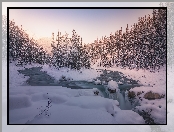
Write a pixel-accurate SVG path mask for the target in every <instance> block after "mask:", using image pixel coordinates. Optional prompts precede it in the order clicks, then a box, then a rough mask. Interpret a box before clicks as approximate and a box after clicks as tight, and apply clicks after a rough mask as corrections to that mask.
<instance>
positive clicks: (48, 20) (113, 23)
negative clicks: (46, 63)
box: [9, 9, 152, 44]
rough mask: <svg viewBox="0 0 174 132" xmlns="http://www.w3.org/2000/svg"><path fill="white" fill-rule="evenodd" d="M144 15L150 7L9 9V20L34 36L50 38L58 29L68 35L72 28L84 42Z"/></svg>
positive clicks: (92, 40)
mask: <svg viewBox="0 0 174 132" xmlns="http://www.w3.org/2000/svg"><path fill="white" fill-rule="evenodd" d="M148 14H150V15H152V9H10V10H9V19H10V20H12V19H14V21H15V23H16V24H17V25H23V28H24V30H26V31H27V33H29V35H30V36H31V37H34V38H36V39H39V38H42V37H52V32H54V34H55V35H57V32H58V31H60V32H61V34H62V35H63V34H65V32H67V33H68V34H69V37H71V36H72V30H73V29H75V30H76V32H77V34H78V35H80V36H81V37H82V39H83V43H86V44H87V43H92V42H94V40H95V39H97V37H98V38H101V37H102V36H105V35H106V36H109V34H110V33H111V32H112V33H115V32H116V31H117V30H120V29H121V27H122V28H123V30H125V28H126V26H127V24H129V27H130V26H131V25H132V24H134V23H136V22H138V17H143V16H145V15H148Z"/></svg>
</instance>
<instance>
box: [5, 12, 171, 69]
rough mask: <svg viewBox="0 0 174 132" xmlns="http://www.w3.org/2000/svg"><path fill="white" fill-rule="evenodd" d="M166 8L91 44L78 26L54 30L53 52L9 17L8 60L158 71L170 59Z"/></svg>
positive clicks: (22, 62)
mask: <svg viewBox="0 0 174 132" xmlns="http://www.w3.org/2000/svg"><path fill="white" fill-rule="evenodd" d="M166 11H167V10H165V9H157V10H155V9H154V10H153V14H152V15H151V16H150V15H147V16H144V17H139V18H138V22H137V23H134V25H132V26H130V27H129V25H128V24H127V28H126V31H125V32H123V31H122V28H121V30H118V31H116V32H115V33H114V34H110V36H104V37H102V38H100V39H98V38H97V39H96V40H95V41H94V43H92V44H86V45H85V44H83V42H82V38H81V37H80V36H79V35H78V34H77V33H76V31H75V30H73V31H72V36H71V37H68V35H67V34H65V35H61V32H58V34H57V35H56V36H55V35H54V33H53V34H52V36H53V38H52V43H51V44H50V45H51V47H52V51H51V53H52V54H49V53H47V52H46V51H45V50H44V49H43V47H42V46H40V44H38V43H37V41H36V40H34V39H33V38H30V37H29V35H28V34H27V33H26V32H25V31H24V30H23V29H22V25H21V27H19V26H17V25H16V24H15V22H14V21H11V20H9V38H8V39H9V44H8V48H9V50H8V55H9V62H11V61H16V62H17V64H16V65H25V64H31V63H39V64H49V65H53V66H55V67H56V68H58V69H59V68H61V67H69V68H71V69H77V70H79V69H81V68H90V67H91V65H93V64H97V65H98V66H103V67H113V66H118V67H121V68H129V69H133V68H136V69H137V70H138V69H147V70H151V71H155V70H156V69H159V68H160V67H161V66H163V65H164V64H166V62H167V31H166V30H167V21H166V20H167V16H166ZM3 20H4V21H5V18H4V19H3ZM113 26H114V25H113ZM4 32H5V28H4V31H2V33H4ZM4 37H5V36H4ZM170 50H173V48H172V47H171V49H170ZM169 57H170V56H169Z"/></svg>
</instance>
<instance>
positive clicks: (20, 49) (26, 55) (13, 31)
mask: <svg viewBox="0 0 174 132" xmlns="http://www.w3.org/2000/svg"><path fill="white" fill-rule="evenodd" d="M45 54H46V52H45V51H44V50H43V48H42V47H39V46H38V44H37V42H36V41H35V40H34V39H30V38H29V35H28V34H27V33H26V32H25V31H24V30H23V29H22V25H21V28H19V26H16V25H15V22H14V21H9V59H10V60H9V61H10V62H11V61H17V65H23V64H31V63H32V62H34V63H39V64H44V62H45V59H46V58H45V57H44V56H45Z"/></svg>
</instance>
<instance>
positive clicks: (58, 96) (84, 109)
mask: <svg viewBox="0 0 174 132" xmlns="http://www.w3.org/2000/svg"><path fill="white" fill-rule="evenodd" d="M3 65H4V66H3V71H5V70H6V68H5V66H6V65H5V63H4V62H3ZM26 67H27V68H30V67H36V65H33V66H26ZM11 68H13V70H11V75H13V76H15V77H11V82H10V83H11V85H10V86H11V88H10V94H11V98H12V99H13V101H12V104H13V103H14V102H15V101H18V100H19V98H22V99H23V104H22V103H21V104H19V105H18V106H15V107H11V109H10V113H11V115H13V114H12V113H18V114H16V115H18V116H16V117H18V119H19V120H18V121H17V122H18V123H22V122H26V121H27V120H30V121H29V122H28V123H32V122H33V123H39V122H40V121H41V123H53V122H55V121H57V122H58V121H60V120H59V119H60V118H63V117H65V116H64V115H68V116H67V117H68V118H67V120H68V119H69V121H71V120H70V119H72V118H75V119H77V120H76V122H74V123H75V124H76V123H78V122H77V121H78V120H79V121H80V122H81V123H87V124H88V123H89V122H91V123H104V124H105V123H106V124H107V123H109V124H114V123H115V124H119V123H123V124H124V123H125V124H131V123H136V124H138V123H137V122H139V123H143V121H144V120H142V118H141V117H140V116H139V115H138V114H137V113H135V112H133V111H131V110H129V111H128V110H120V109H119V107H118V106H117V105H118V102H117V101H113V100H110V99H106V98H103V97H100V96H96V95H94V94H93V89H88V90H86V89H83V90H81V89H80V90H79V89H78V90H77V89H67V88H63V87H52V88H51V87H50V88H51V89H52V90H51V91H50V88H49V90H48V89H47V88H43V89H45V90H43V89H42V90H39V89H41V87H36V88H35V89H33V88H34V87H31V86H20V85H22V84H23V83H24V82H25V80H27V77H25V78H24V76H23V75H21V74H19V75H18V74H17V72H16V70H17V69H22V68H18V67H15V66H14V65H13V64H12V65H11ZM14 69H15V70H14ZM49 69H50V70H49ZM54 70H55V71H56V69H54ZM90 70H91V74H88V73H89V71H90ZM90 70H89V69H88V71H86V73H85V71H82V73H81V72H78V71H71V70H70V71H68V72H67V69H61V70H59V72H57V73H56V72H55V71H53V69H51V68H49V66H46V65H45V66H44V67H43V71H47V72H48V74H51V72H52V74H53V76H54V77H55V78H56V79H57V80H58V79H59V78H60V77H61V76H62V75H66V77H70V78H73V79H74V80H78V79H79V80H92V79H93V78H96V77H97V76H99V75H100V74H101V73H99V72H96V70H94V69H90ZM108 70H111V68H110V69H108ZM112 70H117V71H120V72H122V73H124V74H125V75H126V76H128V77H130V78H133V79H138V80H140V82H141V83H142V84H147V82H148V83H149V84H150V85H151V86H154V87H153V88H155V87H156V88H157V86H161V87H159V88H160V89H161V90H159V91H158V92H162V93H164V92H165V86H166V84H165V80H166V79H165V72H164V71H165V69H161V71H160V72H157V73H150V72H147V71H136V75H135V74H134V73H135V72H133V70H129V71H128V70H123V69H119V68H117V69H116V68H112ZM60 73H61V74H60ZM65 73H67V74H65ZM72 73H73V74H72ZM74 73H76V74H74ZM92 73H93V74H92ZM173 73H174V70H171V69H168V74H167V75H168V86H167V87H168V91H167V101H168V104H167V105H168V107H167V112H168V114H167V124H168V125H167V126H164V125H163V126H160V128H161V129H162V130H164V131H169V132H172V131H173V130H174V128H173V125H172V120H173V119H174V118H173V117H174V116H173V115H174V114H173V109H174V98H173V97H174V96H173V95H172V94H173V92H174V91H173V88H172V86H173V85H174V84H173V81H172V77H173ZM73 75H74V76H73ZM78 75H81V77H79V76H78ZM142 76H143V77H142ZM144 76H145V77H146V78H145V77H144ZM148 77H149V78H150V79H148ZM152 79H153V81H152ZM159 79H160V81H158V80H159ZM13 81H14V82H13ZM5 82H6V75H5V74H4V77H3V89H2V92H3V93H6V92H7V91H6V89H4V88H5V87H6V83H5ZM12 82H13V83H12ZM145 82H146V83H145ZM154 82H155V83H154ZM154 84H155V85H154ZM13 86H14V87H13ZM23 88H26V89H27V90H24V89H23ZM147 88H148V86H147ZM149 88H150V87H149ZM151 88H152V87H151ZM15 89H16V90H15ZM154 90H155V89H154ZM46 93H48V95H47V94H46ZM2 95H3V97H2V98H3V99H2V102H3V104H2V105H3V106H4V107H5V109H4V110H3V113H4V114H3V115H4V116H2V119H3V120H6V119H5V118H6V116H5V115H6V102H7V96H6V95H7V94H2ZM18 95H20V96H18ZM48 96H49V97H50V98H52V99H53V102H52V107H51V108H50V109H49V112H50V113H51V115H50V117H46V116H41V117H39V118H34V117H35V116H36V115H37V114H38V113H39V110H38V109H37V108H41V106H42V107H44V106H46V105H47V101H48V99H47V97H48ZM57 100H59V101H57ZM94 100H95V101H94ZM162 100H163V101H162ZM162 100H161V102H158V100H154V101H153V102H155V104H156V106H159V104H160V103H164V102H165V99H162ZM84 102H85V103H84ZM101 102H102V103H101ZM89 104H90V105H89ZM106 104H107V105H106ZM160 105H161V104H160ZM59 106H61V107H59ZM145 106H146V104H144V107H145ZM53 108H54V109H53ZM162 108H163V107H162ZM56 109H57V110H56ZM69 109H70V110H71V111H70V110H69ZM163 110H164V109H163ZM57 111H59V112H57ZM77 111H78V112H77ZM22 112H23V113H22ZM26 112H28V115H25V113H26ZM61 112H62V113H61ZM71 112H72V113H71ZM73 112H74V113H73ZM76 112H77V113H79V116H74V115H75V113H76ZM87 113H89V114H87ZM113 113H114V116H112V115H111V114H113ZM54 114H58V115H59V116H60V118H58V117H57V118H56V117H55V116H53V115H54ZM101 114H102V115H103V116H102V117H101V116H100V115H101ZM155 114H156V116H159V114H157V113H155ZM14 115H15V114H14ZM14 115H13V117H14ZM88 115H89V116H88ZM92 115H93V116H92ZM94 115H95V116H94ZM160 116H161V115H160ZM160 116H159V117H160ZM16 117H14V118H16ZM80 117H81V118H80ZM82 117H84V118H85V119H86V120H82V119H84V118H82ZM94 117H95V118H94ZM115 117H117V118H115ZM135 117H136V119H137V120H135ZM104 118H106V119H104ZM132 118H133V120H131V119H132ZM118 119H119V120H118ZM122 119H125V120H122ZM159 119H160V118H159ZM12 120H13V119H12ZM15 120H16V119H15ZM67 120H66V119H65V118H63V120H62V122H63V123H64V122H66V121H67ZM73 121H74V120H73ZM12 122H13V123H14V120H13V121H12ZM17 122H16V123H17ZM58 123H60V122H58ZM67 123H70V122H68V121H67ZM4 125H5V123H4ZM145 128H146V130H147V131H149V132H150V129H149V126H147V127H145ZM19 130H21V129H20V128H19ZM23 130H24V129H23ZM120 130H123V128H120ZM24 131H26V130H24Z"/></svg>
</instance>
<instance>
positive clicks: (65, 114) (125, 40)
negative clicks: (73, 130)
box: [7, 9, 167, 124]
mask: <svg viewBox="0 0 174 132" xmlns="http://www.w3.org/2000/svg"><path fill="white" fill-rule="evenodd" d="M165 15H166V10H165V9H159V10H154V11H153V17H150V16H148V17H147V19H146V17H141V18H140V19H139V22H138V23H137V24H134V28H132V29H131V30H130V31H129V29H128V25H127V28H126V32H125V33H122V29H121V30H119V31H118V32H116V33H115V35H112V34H111V35H110V36H109V37H104V38H102V39H100V40H98V39H97V40H95V43H92V44H89V45H83V44H82V38H80V36H78V35H77V33H76V32H75V30H73V31H72V38H68V36H67V34H66V35H61V33H60V32H58V35H57V38H56V40H54V34H53V41H52V42H51V48H52V50H51V54H49V53H47V52H46V51H45V50H44V49H43V47H42V46H39V45H38V44H37V42H36V41H35V40H34V39H33V38H32V39H30V38H29V37H28V34H27V33H25V32H24V31H23V30H22V29H20V28H19V27H18V26H16V25H15V22H14V21H9V38H8V39H9V47H8V48H9V49H8V50H9V51H8V54H9V56H8V59H9V60H8V61H7V63H9V67H8V68H9V69H8V70H9V78H8V79H9V93H8V94H9V98H8V102H9V107H8V111H9V122H8V123H9V124H166V117H167V115H166V114H167V109H166V105H167V104H166V100H167V97H166V65H167V64H166V36H165V35H166V30H165V29H166V19H165V18H166V16H165ZM142 31H144V32H142Z"/></svg>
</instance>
